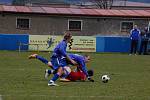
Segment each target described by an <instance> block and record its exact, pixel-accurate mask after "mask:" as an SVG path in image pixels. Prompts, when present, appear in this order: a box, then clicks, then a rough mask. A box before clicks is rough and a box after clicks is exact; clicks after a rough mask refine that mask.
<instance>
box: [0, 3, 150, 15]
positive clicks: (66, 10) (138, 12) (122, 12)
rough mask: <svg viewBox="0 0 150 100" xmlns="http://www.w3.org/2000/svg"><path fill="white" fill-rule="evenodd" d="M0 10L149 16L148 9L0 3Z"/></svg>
mask: <svg viewBox="0 0 150 100" xmlns="http://www.w3.org/2000/svg"><path fill="white" fill-rule="evenodd" d="M0 12H11V13H33V14H34V13H36V14H38V13H39V14H41V13H42V14H49V15H71V16H72V15H73V16H79V15H80V16H82V15H83V16H106V17H109V16H114V17H125V16H126V17H150V10H114V9H109V10H105V9H87V8H58V7H57V8H56V7H34V6H32V7H31V6H8V5H0Z"/></svg>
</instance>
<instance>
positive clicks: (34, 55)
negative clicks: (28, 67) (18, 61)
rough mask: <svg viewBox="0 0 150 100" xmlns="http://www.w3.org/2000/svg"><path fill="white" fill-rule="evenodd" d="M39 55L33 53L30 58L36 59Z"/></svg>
mask: <svg viewBox="0 0 150 100" xmlns="http://www.w3.org/2000/svg"><path fill="white" fill-rule="evenodd" d="M37 55H38V54H32V55H30V56H29V57H28V58H29V59H35V58H36V56H37Z"/></svg>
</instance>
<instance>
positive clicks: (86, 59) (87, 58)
mask: <svg viewBox="0 0 150 100" xmlns="http://www.w3.org/2000/svg"><path fill="white" fill-rule="evenodd" d="M84 58H85V62H86V63H87V62H89V61H90V56H89V55H84Z"/></svg>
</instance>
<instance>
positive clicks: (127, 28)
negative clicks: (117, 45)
mask: <svg viewBox="0 0 150 100" xmlns="http://www.w3.org/2000/svg"><path fill="white" fill-rule="evenodd" d="M132 28H133V22H130V21H129V22H128V21H126V22H121V32H130V30H131V29H132Z"/></svg>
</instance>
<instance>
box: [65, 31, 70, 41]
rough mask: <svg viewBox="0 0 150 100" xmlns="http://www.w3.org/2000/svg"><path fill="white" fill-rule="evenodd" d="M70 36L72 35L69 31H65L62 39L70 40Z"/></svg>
mask: <svg viewBox="0 0 150 100" xmlns="http://www.w3.org/2000/svg"><path fill="white" fill-rule="evenodd" d="M71 37H72V35H71V33H70V32H65V34H64V40H65V41H67V42H70V40H71Z"/></svg>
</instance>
